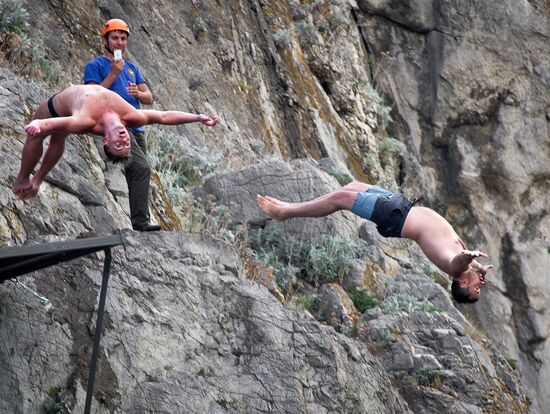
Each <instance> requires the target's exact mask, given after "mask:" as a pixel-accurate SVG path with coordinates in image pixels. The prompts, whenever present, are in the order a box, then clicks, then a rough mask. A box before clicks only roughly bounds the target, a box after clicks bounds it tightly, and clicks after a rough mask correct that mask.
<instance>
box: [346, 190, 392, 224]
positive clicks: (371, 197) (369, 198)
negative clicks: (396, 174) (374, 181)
mask: <svg viewBox="0 0 550 414" xmlns="http://www.w3.org/2000/svg"><path fill="white" fill-rule="evenodd" d="M392 194H393V193H392V192H391V191H388V190H384V189H383V188H381V187H377V186H375V185H373V186H372V187H370V188H369V189H368V190H367V191H363V192H362V193H357V198H356V199H355V202H354V203H353V206H352V207H351V212H352V213H353V214H356V215H358V216H359V217H361V218H364V219H367V220H370V219H371V217H372V212H373V211H374V205H375V204H376V200H378V198H379V197H386V198H390V197H391V196H392Z"/></svg>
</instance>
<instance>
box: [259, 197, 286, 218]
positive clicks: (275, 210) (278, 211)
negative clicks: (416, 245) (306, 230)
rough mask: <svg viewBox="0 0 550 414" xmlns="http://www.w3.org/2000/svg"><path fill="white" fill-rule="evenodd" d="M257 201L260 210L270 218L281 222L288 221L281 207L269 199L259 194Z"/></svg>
mask: <svg viewBox="0 0 550 414" xmlns="http://www.w3.org/2000/svg"><path fill="white" fill-rule="evenodd" d="M256 201H257V202H258V207H260V210H262V211H263V212H264V213H265V214H267V215H268V216H269V217H271V218H273V219H275V220H279V221H283V220H285V219H286V217H284V215H283V212H282V208H281V207H282V206H281V205H277V204H275V203H274V202H272V201H271V200H268V198H267V197H264V196H261V195H259V194H258V195H257V196H256Z"/></svg>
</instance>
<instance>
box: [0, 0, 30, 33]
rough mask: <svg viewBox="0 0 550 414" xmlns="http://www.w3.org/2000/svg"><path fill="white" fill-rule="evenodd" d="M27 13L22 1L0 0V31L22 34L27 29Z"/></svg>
mask: <svg viewBox="0 0 550 414" xmlns="http://www.w3.org/2000/svg"><path fill="white" fill-rule="evenodd" d="M28 19H29V13H28V12H27V10H26V9H25V7H24V6H23V1H22V0H0V30H1V31H2V33H22V32H25V31H26V30H27V28H28V27H29V23H28Z"/></svg>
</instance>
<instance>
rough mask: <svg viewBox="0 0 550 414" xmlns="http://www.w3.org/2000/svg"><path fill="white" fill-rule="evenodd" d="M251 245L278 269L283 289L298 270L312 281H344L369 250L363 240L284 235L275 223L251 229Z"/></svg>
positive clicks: (260, 257) (265, 261)
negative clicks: (314, 239)
mask: <svg viewBox="0 0 550 414" xmlns="http://www.w3.org/2000/svg"><path fill="white" fill-rule="evenodd" d="M249 244H250V247H251V248H252V249H253V250H254V252H255V253H256V256H257V257H258V259H260V260H261V261H263V262H264V263H267V264H269V265H270V266H272V267H274V268H275V271H276V275H277V283H278V284H279V286H281V287H282V288H286V281H287V279H288V278H289V277H291V276H293V275H295V274H297V273H299V274H300V275H301V277H302V278H304V279H306V280H308V281H310V282H313V281H315V282H317V281H327V282H330V281H335V280H340V279H341V278H342V277H343V276H344V275H346V273H348V272H349V271H350V270H351V269H352V266H353V260H354V259H357V258H359V257H362V256H364V255H365V254H366V253H367V245H366V243H365V242H364V241H363V240H357V241H354V240H349V239H345V238H340V237H329V236H320V237H319V238H318V239H317V240H316V241H314V242H304V241H303V240H296V239H295V238H293V237H289V236H286V235H282V234H281V233H280V231H279V229H278V228H277V227H275V226H271V227H268V228H267V229H260V230H256V231H251V232H250V235H249Z"/></svg>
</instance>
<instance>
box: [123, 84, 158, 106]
mask: <svg viewBox="0 0 550 414" xmlns="http://www.w3.org/2000/svg"><path fill="white" fill-rule="evenodd" d="M126 92H127V93H128V95H131V96H135V97H136V98H138V100H139V102H140V103H142V104H144V105H151V104H152V103H153V94H152V93H151V91H150V90H149V88H148V87H147V84H146V83H138V84H137V85H136V84H135V83H132V82H128V87H127V88H126Z"/></svg>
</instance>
